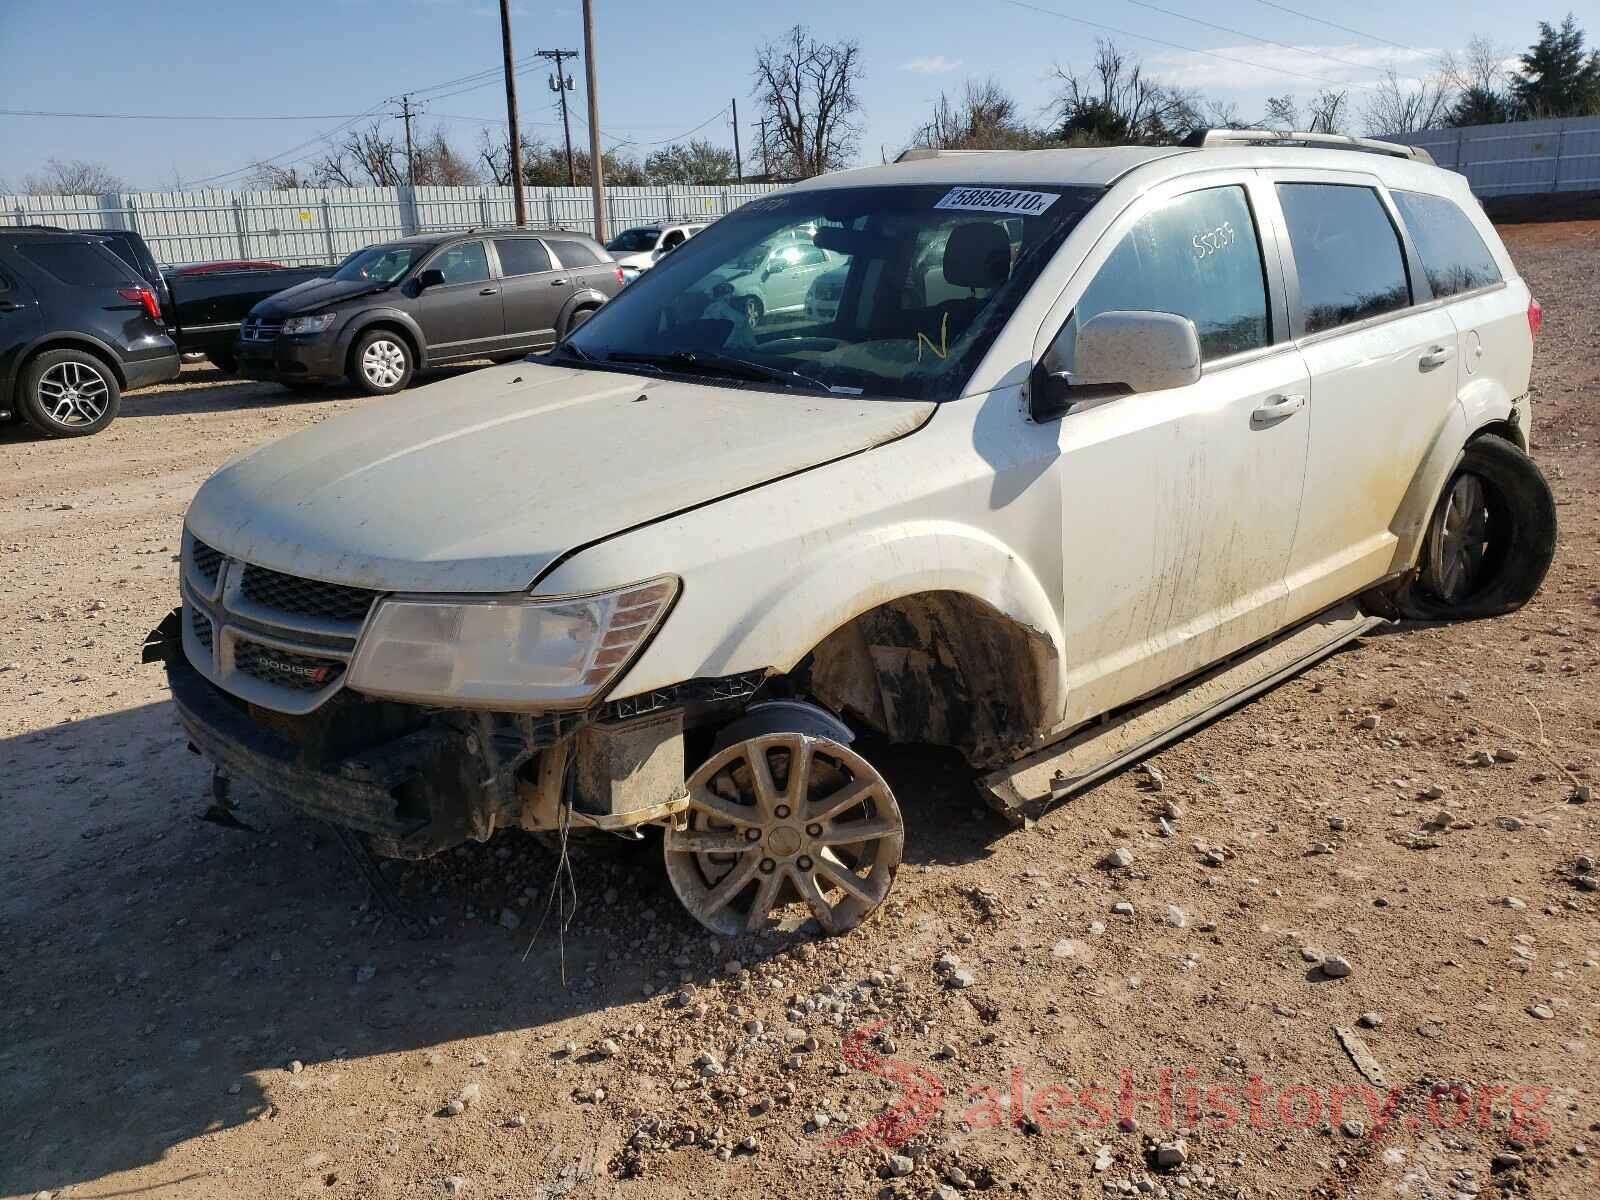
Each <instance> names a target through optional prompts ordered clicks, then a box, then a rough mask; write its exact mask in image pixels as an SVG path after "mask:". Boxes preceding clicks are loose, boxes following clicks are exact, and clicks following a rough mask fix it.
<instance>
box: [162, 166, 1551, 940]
mask: <svg viewBox="0 0 1600 1200" xmlns="http://www.w3.org/2000/svg"><path fill="white" fill-rule="evenodd" d="M1306 140H1310V139H1306ZM1219 143H1221V144H1219ZM1258 143H1260V144H1258ZM1335 144H1337V145H1338V146H1339V148H1337V149H1335V148H1328V147H1326V146H1325V147H1321V148H1318V147H1308V146H1292V145H1284V144H1281V143H1280V142H1276V141H1272V140H1270V139H1269V137H1268V135H1252V134H1231V135H1227V136H1226V137H1225V138H1219V137H1217V136H1215V135H1214V136H1212V137H1211V138H1208V139H1205V140H1204V142H1203V144H1201V145H1198V146H1193V147H1165V148H1132V147H1125V148H1115V149H1104V150H1051V151H1035V152H1021V153H994V154H974V155H925V156H922V157H921V158H919V159H918V160H917V161H911V162H904V163H899V164H896V165H893V166H885V167H873V168H869V169H865V170H858V171H848V172H843V173H840V174H836V175H829V176H825V177H822V178H819V179H813V180H810V181H808V182H806V183H803V184H800V185H798V186H796V187H793V188H790V189H788V190H786V191H783V192H780V193H775V194H773V195H770V196H767V197H763V198H762V199H759V200H757V201H755V202H753V203H750V204H747V205H745V206H744V207H743V208H741V209H740V210H738V211H737V212H736V213H734V214H733V215H731V216H729V217H726V218H725V219H723V220H721V221H719V222H717V224H716V225H715V226H713V227H712V228H710V229H708V230H707V231H706V232H705V233H704V234H703V235H701V236H699V237H696V238H695V239H693V241H692V242H690V243H688V244H687V245H686V246H684V248H683V249H681V250H680V251H678V252H676V253H674V254H672V255H671V256H670V257H669V258H667V259H666V260H665V261H663V262H662V264H661V265H660V266H659V267H657V268H656V269H655V270H653V271H651V272H650V273H649V274H648V275H647V276H646V277H645V278H644V279H642V280H641V281H640V282H639V283H638V284H636V285H635V286H633V287H631V288H629V289H628V290H627V291H626V292H624V293H623V294H622V296H621V297H620V298H619V299H617V300H614V301H612V303H610V304H609V305H607V306H606V307H605V308H602V309H601V310H600V311H599V312H598V313H596V314H595V316H594V317H593V319H591V320H590V321H589V322H588V323H587V324H585V325H584V326H583V327H582V328H581V329H579V330H577V331H576V332H575V333H573V334H572V335H571V336H569V337H568V338H567V339H566V340H565V341H564V342H563V343H561V344H560V345H559V346H558V347H557V348H556V349H555V350H554V351H552V352H551V353H550V354H549V355H547V356H545V357H543V358H537V359H533V360H531V361H527V362H519V363H516V364H513V365H507V366H502V367H497V368H491V369H486V370H483V371H479V372H477V373H475V374H472V375H468V376H464V377H461V378H458V379H454V380H449V381H445V382H441V383H436V384H434V385H431V386H429V387H426V388H423V389H419V390H416V391H413V392H411V393H408V394H407V395H405V396H403V397H399V398H397V399H395V400H393V401H389V402H386V403H385V404H383V405H380V406H376V407H364V408H362V409H361V410H359V411H357V412H352V413H350V414H347V415H345V416H342V417H339V418H336V419H334V420H330V421H328V422H326V423H324V424H321V425H319V426H317V427H316V428H314V429H309V430H306V431H304V432H301V433H297V434H295V435H293V436H291V437H288V438H285V439H284V440H282V441H279V442H276V443H274V444H270V445H266V446H262V447H260V448H258V449H255V450H252V451H249V452H247V453H245V454H243V455H241V456H240V457H238V458H236V459H234V460H233V461H231V462H229V463H228V464H226V465H225V466H224V467H223V468H222V469H221V470H219V471H218V472H217V473H216V474H215V475H213V476H212V477H211V479H210V480H209V481H207V482H206V484H205V485H204V486H203V487H202V488H201V490H200V492H199V494H198V495H197V496H196V498H195V500H194V503H193V505H192V506H191V507H190V509H189V512H188V516H187V521H186V529H185V534H184V539H183V554H182V582H181V587H182V599H183V606H182V610H181V613H177V614H174V617H173V618H171V619H169V624H168V625H167V626H164V627H163V629H164V633H163V635H162V636H160V637H157V638H155V639H154V641H153V643H152V655H153V656H155V657H163V658H165V660H166V661H167V664H168V672H169V676H170V679H171V683H172V692H173V696H174V699H175V700H176V702H177V706H178V712H179V715H180V717H181V718H182V721H183V723H184V725H185V726H186V727H187V729H188V731H189V734H190V736H191V738H192V739H193V742H194V744H195V745H196V746H197V747H198V748H199V749H200V750H201V751H202V752H203V753H204V754H206V755H208V756H209V757H210V758H211V759H212V760H213V761H214V762H215V764H216V765H217V767H218V769H219V774H218V779H219V781H226V779H228V778H229V777H243V778H246V779H248V780H250V781H252V782H253V783H255V784H256V785H257V786H258V787H259V789H260V790H261V791H263V792H266V793H269V794H273V795H276V796H279V797H281V798H283V799H284V800H286V801H288V802H289V803H291V804H293V805H295V806H297V807H299V808H300V809H302V810H304V811H306V812H310V813H313V814H316V815H318V816H321V817H324V818H326V819H328V820H330V821H333V822H335V823H338V824H341V825H343V826H346V827H348V828H350V829H354V830H358V831H361V832H362V833H364V834H365V835H367V837H368V838H369V840H370V842H371V844H372V845H373V846H374V847H375V848H376V849H378V850H379V851H380V852H383V853H387V854H391V855H399V856H413V857H414V856H421V855H427V854H432V853H435V852H437V851H439V850H442V849H444V848H446V847H449V846H452V845H454V844H456V843H459V842H461V841H463V840H465V839H468V838H473V839H478V840H482V839H486V838H488V837H489V836H490V835H491V834H493V833H494V832H495V830H496V829H500V828H505V827H521V828H523V829H529V830H561V831H566V830H569V829H598V830H612V831H618V830H628V829H630V828H632V827H636V826H640V825H645V824H653V825H659V826H661V827H663V836H662V845H663V849H664V854H665V859H666V867H667V870H668V872H669V874H670V876H671V879H672V883H673V885H674V887H675V888H676V890H677V892H678V894H679V895H680V896H681V898H682V899H683V901H684V902H685V904H686V905H687V907H688V908H689V910H690V911H691V912H692V913H693V914H694V915H695V916H696V917H697V918H698V919H699V920H700V921H702V922H703V923H704V924H706V925H707V926H709V927H711V928H713V929H716V930H719V931H723V932H729V933H736V932H739V931H744V930H759V929H762V928H764V927H766V926H768V925H769V923H773V922H783V921H791V922H793V921H796V920H805V919H807V918H814V919H815V921H816V922H817V923H818V924H819V925H820V926H821V927H822V928H823V929H825V930H827V931H830V932H835V931H839V930H843V929H848V928H850V927H851V926H853V925H854V924H855V923H856V922H858V921H860V920H861V919H862V918H863V917H865V916H867V915H868V914H870V913H871V912H872V911H873V910H874V909H876V908H877V907H878V906H879V905H880V904H882V902H883V900H884V897H885V895H886V894H887V893H888V891H889V888H890V885H891V883H892V881H893V879H894V875H895V871H896V869H897V867H898V866H899V863H900V858H901V848H902V842H903V837H904V826H903V823H902V818H901V810H900V808H899V806H898V805H897V803H896V800H895V796H894V794H893V791H892V789H891V787H890V784H889V782H888V781H887V780H886V779H885V777H884V776H883V775H882V774H881V773H880V772H879V770H878V768H877V767H876V766H875V765H874V754H875V750H874V747H878V746H882V745H883V744H884V743H886V742H923V743H933V744H938V745H943V746H949V747H954V748H955V749H956V750H958V751H960V752H961V753H962V754H963V755H964V756H965V757H966V759H967V761H968V762H969V763H971V764H972V765H973V766H974V767H975V768H976V769H978V770H979V771H981V772H983V773H984V774H983V776H982V785H983V787H984V789H985V790H986V792H987V794H988V795H989V796H990V798H991V799H992V801H993V802H994V803H995V804H996V805H997V806H999V807H1001V808H1002V809H1004V810H1005V811H1007V812H1009V813H1011V814H1013V815H1014V816H1016V817H1018V818H1025V817H1027V816H1030V815H1032V814H1034V813H1036V812H1037V811H1038V810H1039V809H1041V808H1042V807H1043V806H1045V805H1046V804H1048V803H1049V802H1050V801H1051V800H1052V799H1054V798H1059V797H1060V796H1062V795H1065V794H1067V793H1068V792H1070V791H1072V790H1073V789H1074V788H1078V787H1082V786H1084V785H1086V784H1088V783H1089V782H1091V781H1093V780H1094V779H1096V778H1099V777H1100V776H1102V775H1103V774H1104V773H1105V772H1107V771H1109V770H1112V769H1115V768H1116V767H1118V766H1119V765H1121V764H1124V763H1126V762H1129V761H1132V760H1133V759H1135V758H1137V757H1138V756H1140V755H1142V754H1145V753H1148V752H1149V750H1150V749H1151V748H1153V747H1155V746H1157V745H1160V744H1161V743H1162V742H1163V741H1164V740H1167V739H1170V738H1172V737H1174V736H1177V735H1178V734H1181V733H1182V732H1183V731H1184V730H1186V729H1189V728H1191V727H1193V726H1194V724H1195V723H1197V722H1198V721H1201V720H1204V719H1205V718H1207V717H1208V716H1211V715H1213V714H1215V713H1216V712H1217V711H1219V710H1221V709H1223V708H1226V707H1227V706H1229V705H1231V704H1236V703H1239V702H1240V701H1242V700H1244V699H1246V698H1248V697H1249V696H1251V695H1254V694H1256V693H1257V692H1259V691H1260V690H1261V689H1262V688H1264V687H1267V686H1270V685H1271V684H1272V683H1273V682H1275V681H1276V680H1278V679H1281V678H1283V677H1285V676H1286V675H1288V674H1290V673H1292V672H1293V671H1295V670H1298V669H1300V668H1301V667H1303V666H1304V665H1306V664H1307V663H1309V662H1312V661H1315V660H1316V659H1317V658H1318V657H1320V656H1322V655H1324V654H1327V653H1329V652H1330V651H1331V650H1332V649H1333V648H1335V647H1337V646H1338V645H1340V644H1342V643H1344V642H1346V641H1348V640H1349V639H1350V638H1351V637H1353V636H1355V635H1356V634H1358V633H1360V632H1362V631H1363V630H1365V629H1367V628H1369V627H1370V626H1371V625H1372V624H1373V623H1374V622H1376V621H1378V620H1380V619H1384V618H1395V617H1406V616H1414V617H1427V618H1454V617H1478V616H1485V615H1490V614H1496V613H1503V612H1507V611H1509V610H1511V609H1514V608H1516V607H1518V606H1519V605H1521V604H1522V603H1524V602H1525V601H1526V600H1527V599H1528V598H1529V597H1530V596H1531V595H1532V594H1533V593H1534V591H1535V589H1536V588H1537V587H1538V586H1539V584H1540V582H1541V580H1542V579H1543V576H1544V574H1545V571H1546V569H1547V567H1548V565H1549V562H1550V559H1551V556H1552V553H1553V550H1554V544H1555V508H1554V504H1553V501H1552V499H1551V495H1550V491H1549V488H1548V487H1547V485H1546V484H1545V481H1544V479H1543V478H1542V476H1541V475H1540V473H1539V471H1538V469H1537V468H1536V467H1535V466H1534V464H1533V463H1532V462H1531V461H1530V460H1529V458H1528V457H1527V455H1526V453H1525V450H1526V447H1527V440H1528V400H1527V393H1528V375H1529V366H1530V361H1531V358H1532V354H1533V341H1534V336H1535V334H1536V333H1537V331H1538V324H1539V307H1538V304H1537V303H1536V302H1535V301H1534V300H1533V299H1532V297H1531V296H1530V295H1529V292H1528V289H1527V287H1526V286H1525V285H1524V283H1523V281H1522V280H1521V279H1520V278H1519V277H1518V275H1517V272H1516V268H1515V266H1514V265H1513V264H1512V262H1511V260H1510V258H1508V257H1507V255H1506V252H1505V249H1504V247H1503V246H1502V245H1501V243H1500V240H1499V238H1498V237H1496V235H1495V232H1494V229H1493V228H1492V227H1491V226H1490V224H1489V222H1488V221H1487V220H1486V219H1485V217H1484V215H1483V213H1482V211H1481V210H1480V208H1479V206H1478V205H1477V204H1476V203H1474V201H1473V198H1472V196H1471V195H1470V193H1469V192H1468V190H1467V186H1466V184H1465V182H1464V181H1463V180H1462V178H1461V177H1460V176H1458V175H1454V174H1451V173H1448V172H1446V171H1442V170H1439V169H1437V168H1435V167H1433V166H1431V165H1429V164H1427V163H1426V162H1424V161H1420V159H1421V157H1422V156H1420V155H1418V156H1417V157H1416V158H1413V157H1411V156H1410V152H1408V151H1407V150H1405V148H1403V147H1394V146H1385V145H1383V144H1374V143H1355V142H1346V143H1335ZM801 228H804V229H806V230H807V231H808V233H807V235H806V240H807V241H808V242H814V244H815V245H816V246H817V247H819V248H821V249H822V250H824V251H826V252H827V254H828V255H829V256H830V259H831V260H834V261H837V262H838V263H839V264H840V267H839V268H835V269H842V270H843V278H842V287H841V289H840V294H839V296H838V297H837V303H836V304H835V305H834V306H833V308H832V310H831V314H830V316H829V318H828V319H827V320H826V321H825V322H815V321H809V320H808V319H807V318H805V317H804V316H803V315H802V316H801V317H799V318H798V319H797V318H795V317H793V316H789V317H780V316H774V315H770V314H769V315H764V316H762V317H760V318H759V319H756V320H754V321H751V320H748V319H744V318H745V317H746V314H744V313H743V312H742V311H741V310H739V309H738V308H737V307H736V306H730V305H729V304H728V303H727V301H726V298H725V297H723V298H720V299H719V298H717V297H715V296H713V295H711V289H707V288H705V287H704V286H702V285H703V284H704V283H705V281H706V280H708V279H712V278H715V277H717V276H718V274H719V272H722V273H725V272H726V269H727V267H728V265H729V264H730V263H735V262H739V261H743V260H745V259H747V258H749V257H751V256H752V255H754V254H757V253H761V252H762V248H763V247H765V246H769V245H782V244H786V243H788V242H792V241H793V240H794V237H795V231H796V230H797V229H801ZM180 628H181V637H180V633H179V630H180ZM219 794H222V795H224V796H225V795H226V791H225V789H219Z"/></svg>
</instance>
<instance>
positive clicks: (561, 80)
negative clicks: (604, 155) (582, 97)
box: [539, 50, 578, 187]
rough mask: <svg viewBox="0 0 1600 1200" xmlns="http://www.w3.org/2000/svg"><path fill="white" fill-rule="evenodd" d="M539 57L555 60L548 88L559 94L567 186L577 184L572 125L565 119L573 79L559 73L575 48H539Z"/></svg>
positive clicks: (575, 52) (571, 56) (575, 56)
mask: <svg viewBox="0 0 1600 1200" xmlns="http://www.w3.org/2000/svg"><path fill="white" fill-rule="evenodd" d="M539 57H540V58H550V59H554V60H555V64H556V77H555V78H554V79H552V80H551V81H550V90H551V91H552V92H556V93H558V94H559V95H560V96H561V128H562V131H563V132H565V133H566V135H567V186H568V187H577V186H578V173H577V172H576V171H575V170H573V167H572V126H571V124H569V123H568V121H567V93H568V92H570V91H571V90H572V85H573V80H572V77H571V76H569V75H563V74H562V73H561V60H562V59H564V58H577V57H578V52H577V51H576V50H541V51H539Z"/></svg>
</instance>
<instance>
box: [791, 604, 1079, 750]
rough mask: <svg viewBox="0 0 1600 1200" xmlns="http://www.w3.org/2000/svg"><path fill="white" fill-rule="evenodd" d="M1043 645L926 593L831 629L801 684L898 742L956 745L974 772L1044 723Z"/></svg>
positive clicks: (807, 663)
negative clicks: (973, 766) (976, 768)
mask: <svg viewBox="0 0 1600 1200" xmlns="http://www.w3.org/2000/svg"><path fill="white" fill-rule="evenodd" d="M1052 670H1054V665H1053V663H1052V662H1051V649H1050V645H1049V643H1048V642H1047V641H1046V639H1045V638H1044V637H1043V636H1041V635H1040V634H1039V633H1037V632H1036V631H1033V630H1029V629H1028V628H1026V627H1025V626H1023V625H1021V624H1019V623H1018V622H1016V621H1014V620H1012V619H1011V618H1010V617H1008V616H1006V615H1005V614H1003V613H1001V612H999V611H998V610H996V609H994V608H992V607H990V606H989V605H988V604H985V603H984V602H983V601H981V600H977V599H975V598H973V597H971V596H968V595H964V594H962V593H959V592H922V593H918V594H916V595H912V596H904V597H901V598H899V599H896V600H891V601H889V602H888V603H886V604H882V605H879V606H878V607H877V608H874V609H871V610H870V611H868V612H865V613H862V614H861V615H860V616H858V617H856V618H854V619H853V620H851V621H849V622H848V623H846V624H845V625H843V626H841V627H840V628H838V629H836V630H834V631H833V632H832V633H830V634H829V635H828V636H827V637H826V638H824V639H823V640H822V642H821V643H820V644H818V645H817V647H816V648H815V649H814V650H812V651H811V653H810V654H809V655H807V656H806V658H805V659H804V660H803V661H802V663H801V665H800V667H799V668H798V669H797V670H796V672H795V675H796V676H797V682H798V683H799V685H800V686H801V687H803V688H805V690H807V691H808V692H810V694H812V695H814V696H816V697H817V698H818V699H819V700H821V701H822V702H823V703H824V704H826V705H828V706H829V707H830V708H832V709H833V710H834V711H836V712H841V713H845V714H847V715H848V716H849V717H850V718H852V719H853V720H856V721H859V722H862V723H864V724H865V725H867V726H868V727H870V728H871V729H874V730H876V731H877V732H879V733H881V734H883V735H884V736H885V737H888V738H889V739H890V740H891V741H896V742H926V743H931V744H933V745H940V746H950V747H953V748H954V749H956V750H958V751H960V752H961V753H962V755H964V756H965V757H966V759H967V760H968V761H969V762H971V763H972V764H974V765H985V764H987V763H990V762H993V761H996V760H998V759H999V758H1001V757H1002V756H1003V755H1004V752H1005V751H1007V750H1008V749H1010V748H1012V747H1015V746H1019V745H1021V744H1022V743H1024V742H1026V741H1028V740H1029V739H1030V738H1032V737H1033V736H1034V735H1035V734H1036V733H1037V732H1038V731H1039V730H1040V729H1041V728H1043V727H1044V726H1045V725H1046V724H1048V715H1047V714H1046V713H1045V711H1044V708H1045V701H1044V696H1045V694H1046V688H1045V687H1044V686H1043V685H1044V681H1045V680H1046V679H1047V678H1048V675H1047V672H1050V671H1052Z"/></svg>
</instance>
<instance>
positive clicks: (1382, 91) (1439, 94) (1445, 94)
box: [1361, 67, 1456, 137]
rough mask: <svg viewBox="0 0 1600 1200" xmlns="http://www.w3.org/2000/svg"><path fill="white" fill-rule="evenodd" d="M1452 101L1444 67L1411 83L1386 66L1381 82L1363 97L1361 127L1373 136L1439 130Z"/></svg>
mask: <svg viewBox="0 0 1600 1200" xmlns="http://www.w3.org/2000/svg"><path fill="white" fill-rule="evenodd" d="M1455 101H1456V87H1455V82H1454V80H1453V78H1452V77H1451V75H1450V74H1449V73H1448V72H1447V71H1446V70H1439V71H1435V72H1434V73H1432V74H1431V75H1426V76H1424V77H1423V78H1421V79H1419V80H1416V81H1415V82H1413V81H1411V80H1403V79H1401V78H1400V76H1399V74H1398V73H1397V72H1396V71H1395V69H1394V68H1393V67H1390V68H1389V70H1388V72H1387V74H1385V76H1384V78H1383V82H1381V83H1379V84H1378V85H1377V87H1375V88H1374V89H1373V90H1372V92H1371V93H1370V94H1369V95H1368V96H1367V103H1366V107H1365V108H1363V109H1362V112H1361V122H1362V127H1363V128H1364V129H1365V130H1366V131H1367V133H1369V134H1372V135H1374V136H1376V137H1383V136H1385V135H1389V134H1396V133H1411V132H1413V131H1415V130H1419V129H1439V128H1441V127H1442V126H1443V125H1445V123H1446V122H1447V121H1448V120H1449V117H1450V109H1451V107H1452V106H1453V105H1454V104H1455Z"/></svg>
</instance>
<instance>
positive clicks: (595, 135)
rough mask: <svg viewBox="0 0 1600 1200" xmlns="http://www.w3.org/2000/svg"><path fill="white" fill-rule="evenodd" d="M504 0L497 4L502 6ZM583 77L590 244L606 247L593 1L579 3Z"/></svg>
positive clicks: (603, 166)
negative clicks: (591, 217) (591, 210)
mask: <svg viewBox="0 0 1600 1200" xmlns="http://www.w3.org/2000/svg"><path fill="white" fill-rule="evenodd" d="M506 2H507V0H500V3H501V4H502V5H504V4H505V3H506ZM583 73H584V79H585V82H587V83H588V85H589V187H590V190H591V191H592V192H593V194H594V240H595V241H597V242H599V243H600V244H601V245H602V246H604V245H605V244H606V181H605V162H604V159H603V157H602V156H601V153H600V99H599V97H598V95H596V92H595V88H596V84H595V77H596V74H597V73H596V71H595V66H594V0H583Z"/></svg>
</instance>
